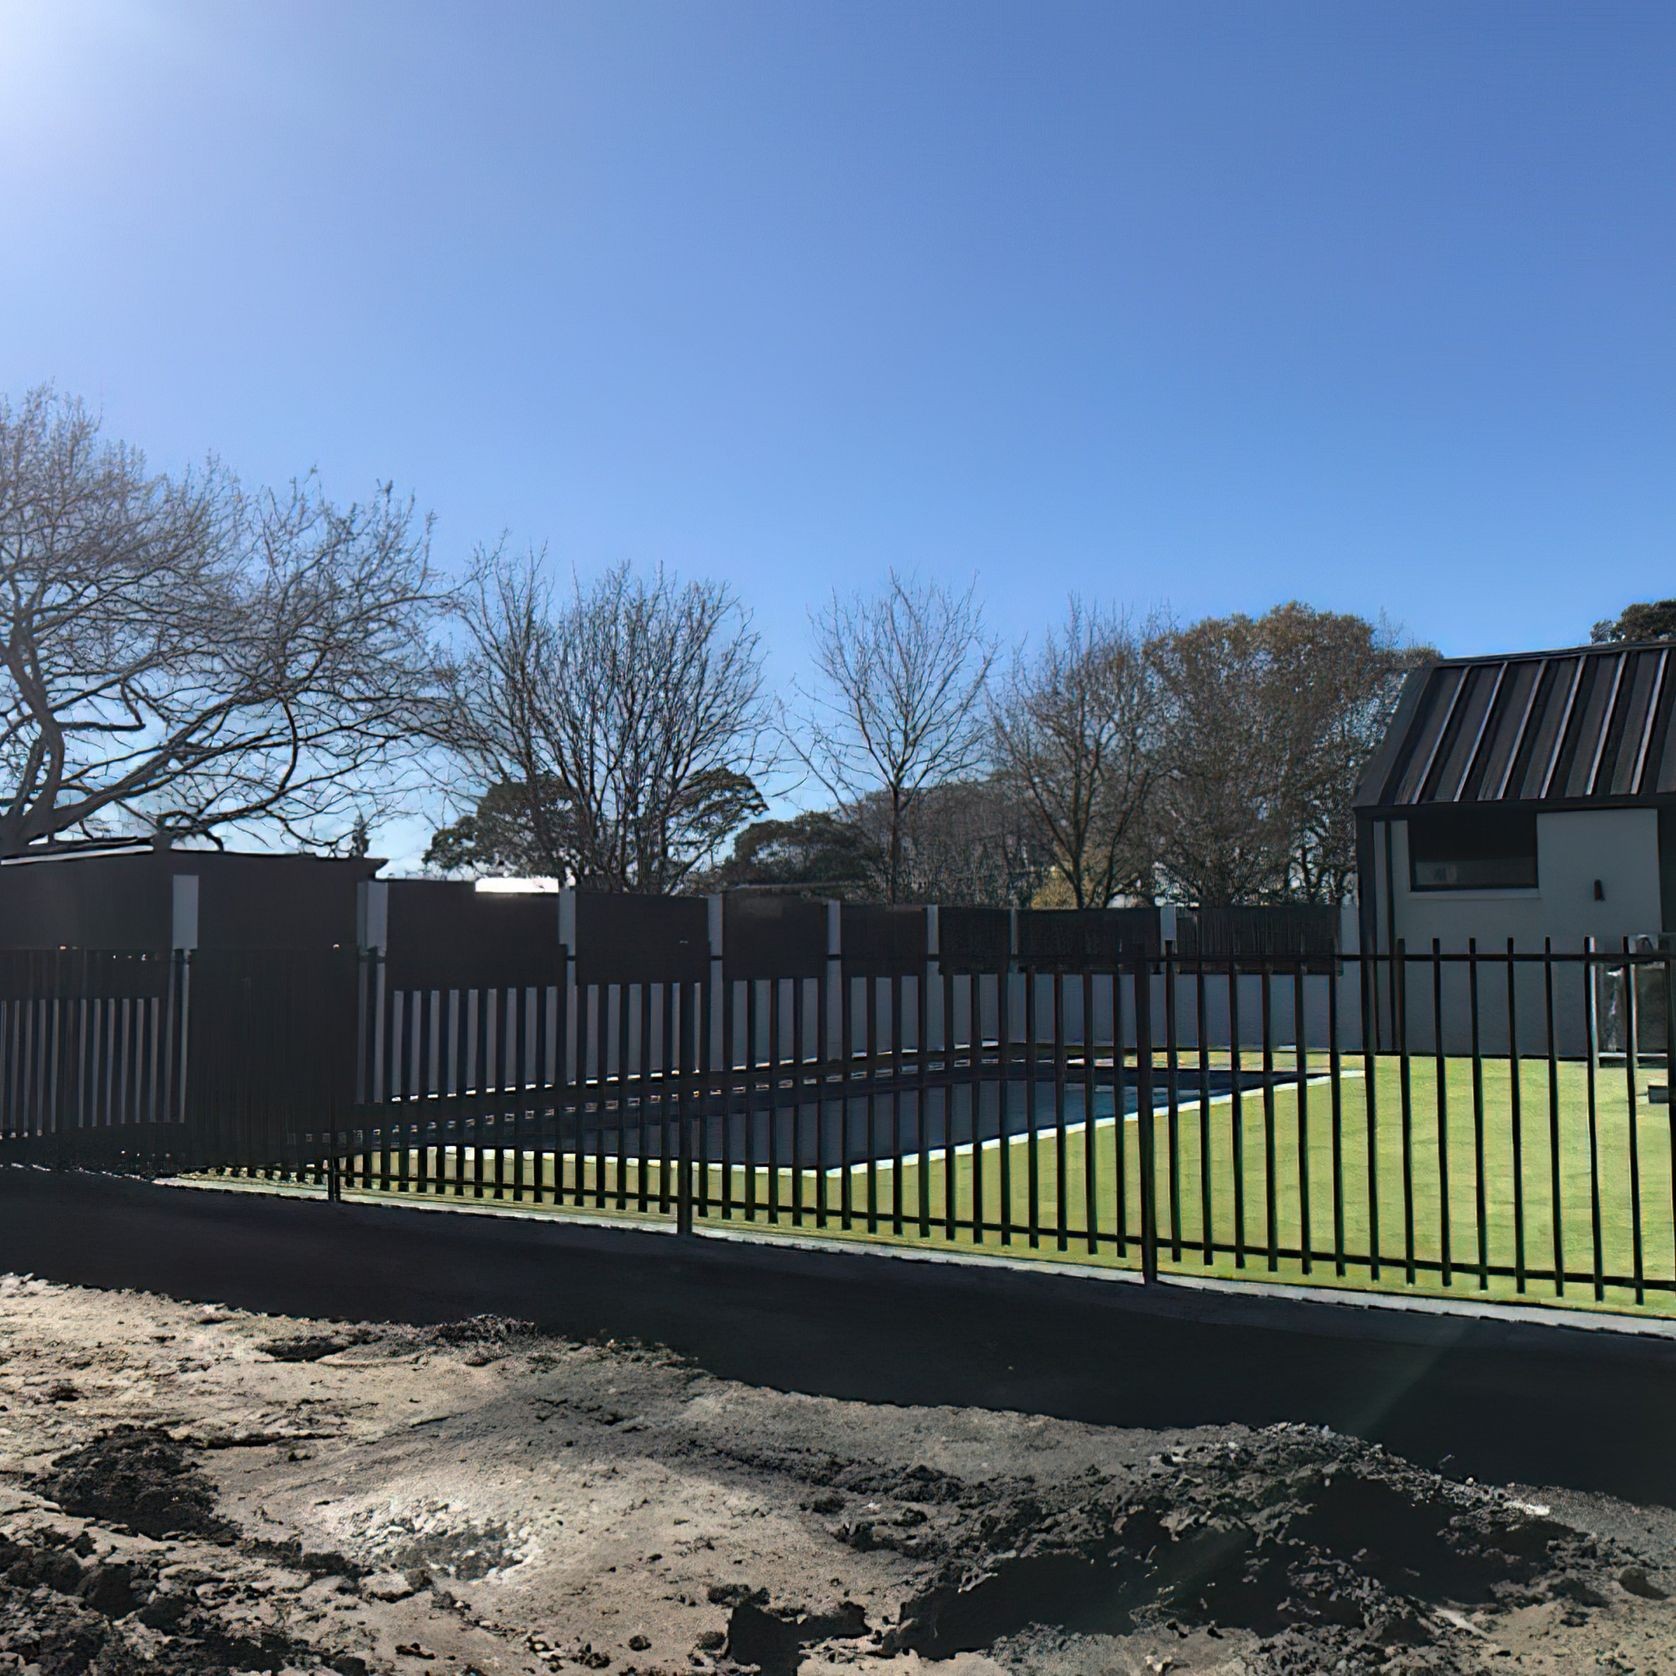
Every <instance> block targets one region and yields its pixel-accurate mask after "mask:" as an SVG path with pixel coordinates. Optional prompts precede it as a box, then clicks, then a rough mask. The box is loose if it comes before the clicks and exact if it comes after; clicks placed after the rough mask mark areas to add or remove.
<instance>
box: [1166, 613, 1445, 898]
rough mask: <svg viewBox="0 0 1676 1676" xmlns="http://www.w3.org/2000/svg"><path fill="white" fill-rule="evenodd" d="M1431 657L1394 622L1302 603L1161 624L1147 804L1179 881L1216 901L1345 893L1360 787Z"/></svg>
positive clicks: (1180, 886)
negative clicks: (1412, 677) (1410, 682)
mask: <svg viewBox="0 0 1676 1676" xmlns="http://www.w3.org/2000/svg"><path fill="white" fill-rule="evenodd" d="M1426 655H1428V654H1427V653H1426V652H1425V651H1424V650H1423V649H1420V648H1413V647H1405V646H1402V645H1400V644H1399V643H1398V640H1397V637H1396V636H1395V634H1394V633H1393V632H1392V631H1391V630H1390V629H1389V628H1388V627H1386V626H1383V625H1378V624H1374V623H1370V622H1367V621H1366V620H1365V619H1363V618H1361V617H1356V616H1350V615H1344V614H1340V613H1337V612H1331V611H1315V610H1312V609H1310V608H1309V607H1308V606H1304V605H1298V604H1291V605H1283V606H1278V607H1276V608H1275V609H1274V610H1272V611H1270V612H1267V613H1266V614H1265V615H1263V616H1262V617H1257V618H1252V617H1246V616H1232V617H1213V618H1206V619H1205V620H1204V621H1202V622H1199V623H1195V624H1193V625H1192V626H1191V627H1189V628H1186V629H1181V630H1177V631H1174V632H1172V633H1169V634H1166V635H1164V636H1162V637H1161V638H1160V640H1159V642H1158V644H1157V648H1156V653H1155V656H1156V658H1157V664H1158V668H1159V671H1160V675H1161V679H1162V682H1163V687H1164V696H1165V705H1166V720H1165V727H1164V732H1163V739H1162V745H1161V748H1160V763H1159V766H1160V770H1161V772H1160V773H1159V775H1158V776H1157V779H1156V782H1155V789H1154V793H1153V796H1152V798H1151V802H1152V804H1153V806H1154V808H1155V810H1156V816H1157V833H1158V845H1159V860H1160V862H1161V864H1162V866H1163V868H1164V870H1165V873H1166V875H1167V876H1168V878H1169V880H1170V881H1171V884H1172V886H1173V888H1174V889H1176V890H1177V891H1179V892H1181V893H1182V894H1184V895H1186V896H1187V897H1189V898H1190V899H1192V900H1195V901H1200V902H1207V903H1224V902H1260V901H1272V900H1278V899H1281V898H1285V897H1302V898H1304V899H1306V900H1309V901H1339V900H1342V899H1343V898H1344V896H1345V895H1347V894H1348V893H1349V891H1350V890H1351V888H1352V887H1353V885H1354V882H1355V868H1356V860H1355V829H1354V822H1353V817H1352V813H1351V801H1352V798H1353V797H1354V795H1355V789H1356V785H1357V783H1358V781H1359V780H1360V778H1361V774H1362V771H1363V769H1364V768H1365V766H1366V764H1367V761H1368V758H1369V756H1370V755H1371V754H1372V752H1373V750H1374V749H1375V747H1376V746H1377V745H1378V743H1379V740H1380V739H1381V737H1382V736H1383V734H1384V731H1385V727H1386V724H1387V723H1388V721H1389V719H1390V714H1391V710H1392V708H1393V707H1394V705H1395V703H1396V698H1397V694H1398V691H1399V689H1400V686H1401V682H1402V676H1403V674H1404V673H1405V671H1406V670H1407V669H1409V668H1410V667H1412V665H1413V664H1414V663H1415V662H1416V661H1417V660H1419V659H1421V658H1423V657H1424V656H1426Z"/></svg>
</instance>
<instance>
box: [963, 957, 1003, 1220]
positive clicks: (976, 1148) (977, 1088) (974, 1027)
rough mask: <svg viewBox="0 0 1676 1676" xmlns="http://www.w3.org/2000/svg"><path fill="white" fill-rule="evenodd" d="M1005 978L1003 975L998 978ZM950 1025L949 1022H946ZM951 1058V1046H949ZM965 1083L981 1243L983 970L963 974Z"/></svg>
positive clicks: (974, 1205) (975, 1214)
mask: <svg viewBox="0 0 1676 1676" xmlns="http://www.w3.org/2000/svg"><path fill="white" fill-rule="evenodd" d="M1001 981H1002V982H1003V983H1004V982H1005V981H1006V980H1005V979H1004V978H1003V979H1002V980H1001ZM950 1028H951V1029H952V1028H953V1027H952V1025H951V1026H950ZM949 1059H950V1061H951V1063H952V1061H953V1059H954V1049H953V1048H952V1047H951V1048H950V1049H949ZM966 1086H967V1087H968V1088H969V1089H970V1090H971V1095H972V1239H973V1241H974V1243H975V1244H978V1245H982V1244H983V1237H984V1215H985V1212H984V1204H985V1200H984V1179H983V1177H984V1169H983V974H982V973H980V972H976V971H974V972H971V973H969V974H968V975H967V978H966Z"/></svg>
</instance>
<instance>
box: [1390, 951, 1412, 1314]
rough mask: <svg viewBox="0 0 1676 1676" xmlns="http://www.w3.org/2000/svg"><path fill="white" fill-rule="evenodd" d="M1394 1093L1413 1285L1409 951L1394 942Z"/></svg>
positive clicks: (1406, 1257)
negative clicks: (1399, 1123)
mask: <svg viewBox="0 0 1676 1676" xmlns="http://www.w3.org/2000/svg"><path fill="white" fill-rule="evenodd" d="M1396 962H1397V976H1396V981H1395V985H1394V991H1395V997H1396V1013H1397V1090H1398V1097H1399V1099H1400V1100H1401V1102H1402V1104H1401V1112H1402V1232H1403V1278H1404V1279H1405V1280H1406V1281H1407V1283H1408V1284H1409V1285H1410V1286H1412V1285H1413V1284H1414V1273H1415V1270H1414V1087H1413V1069H1412V1062H1411V1060H1410V1057H1409V1042H1408V947H1407V944H1406V943H1405V942H1404V940H1403V939H1402V938H1401V937H1399V938H1398V939H1397V949H1396Z"/></svg>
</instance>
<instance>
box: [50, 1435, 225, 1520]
mask: <svg viewBox="0 0 1676 1676" xmlns="http://www.w3.org/2000/svg"><path fill="white" fill-rule="evenodd" d="M37 1482H38V1485H39V1487H40V1490H41V1492H42V1494H44V1495H46V1496H49V1497H51V1499H52V1500H53V1501H55V1502H57V1503H58V1505H59V1506H60V1507H62V1508H63V1509H64V1511H65V1512H66V1513H74V1514H77V1515H79V1516H80V1517H82V1518H86V1519H99V1520H102V1521H104V1522H105V1523H106V1524H111V1525H115V1526H118V1527H119V1528H122V1529H126V1530H131V1531H137V1532H139V1533H140V1534H141V1535H143V1536H156V1537H162V1536H207V1537H227V1536H230V1535H232V1534H233V1527H232V1526H231V1525H229V1524H228V1522H227V1521H226V1520H225V1519H223V1518H222V1517H221V1516H220V1515H219V1514H218V1513H217V1512H216V1510H215V1489H214V1486H212V1485H211V1483H210V1481H209V1480H208V1479H207V1478H206V1477H205V1476H204V1475H203V1473H201V1472H200V1471H199V1470H198V1468H197V1467H196V1466H194V1465H193V1464H192V1462H190V1461H189V1460H187V1458H186V1452H185V1451H184V1450H183V1449H182V1448H181V1446H180V1444H178V1443H176V1442H175V1440H174V1439H173V1438H172V1437H170V1436H169V1434H168V1433H167V1432H166V1431H164V1430H163V1429H162V1428H161V1427H160V1426H118V1427H117V1428H116V1429H115V1430H114V1431H109V1432H104V1433H102V1434H101V1435H100V1436H98V1437H96V1438H95V1439H94V1440H93V1441H92V1442H91V1443H88V1444H85V1445H84V1446H83V1447H82V1448H80V1449H72V1450H71V1451H70V1453H69V1454H67V1455H60V1456H59V1457H58V1458H57V1460H55V1461H54V1462H53V1463H52V1467H51V1469H50V1470H49V1471H47V1472H45V1473H42V1474H41V1476H40V1478H39V1479H38V1481H37Z"/></svg>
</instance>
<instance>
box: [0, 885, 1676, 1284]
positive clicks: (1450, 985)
mask: <svg viewBox="0 0 1676 1676" xmlns="http://www.w3.org/2000/svg"><path fill="white" fill-rule="evenodd" d="M1167 923H1168V922H1166V926H1167ZM1187 928H1188V922H1187V918H1186V916H1182V917H1181V920H1180V921H1179V922H1178V926H1177V929H1180V930H1187ZM758 930H759V931H760V932H761V933H762V935H763V936H766V935H767V931H766V930H764V928H762V927H758ZM804 930H805V931H807V932H808V935H807V936H806V937H805V938H804V941H806V942H808V943H809V944H810V947H811V949H812V950H814V951H815V952H813V953H812V954H810V955H809V957H808V958H807V959H804V960H802V961H800V963H799V966H798V969H797V971H796V972H795V975H791V976H786V975H776V976H763V977H758V976H752V975H750V974H751V972H752V970H753V962H752V960H751V959H749V958H747V955H748V953H749V948H750V945H748V944H747V943H746V942H745V941H744V939H743V938H741V940H740V943H739V945H738V949H737V950H736V954H735V958H734V959H733V960H732V961H731V962H730V963H729V964H727V965H724V964H723V962H722V961H721V960H720V959H719V958H717V959H713V960H711V961H710V962H709V965H708V971H706V970H705V962H704V961H703V959H701V958H699V957H698V956H697V955H695V956H693V957H691V958H685V959H683V961H682V962H680V964H679V966H678V968H677V969H676V970H674V971H671V972H670V973H668V974H666V975H664V976H657V975H655V974H654V975H648V974H647V973H646V971H645V970H644V969H643V968H642V967H639V966H636V965H634V964H632V963H620V964H618V965H616V966H613V965H611V964H610V963H609V962H602V963H597V964H596V965H594V966H591V967H589V966H584V967H582V968H578V966H577V963H576V962H574V961H572V960H570V959H569V957H568V952H567V951H566V950H564V949H563V948H558V949H555V951H554V952H553V955H552V958H551V961H550V962H548V963H545V964H544V963H543V961H542V960H540V959H533V960H526V961H524V962H522V963H520V964H519V965H517V966H516V968H513V967H508V969H507V970H505V971H503V972H500V973H496V972H494V971H492V970H485V969H482V968H476V969H471V970H466V969H463V968H462V969H460V970H459V971H457V972H454V971H450V970H449V969H448V968H447V967H446V966H444V967H433V968H424V967H413V966H403V965H401V964H400V963H392V962H389V961H387V960H386V959H385V958H384V957H382V956H381V955H379V954H376V953H375V954H364V955H357V954H356V953H355V952H354V951H346V950H331V951H327V952H323V953H296V952H251V951H234V952H212V951H200V952H196V953H191V954H175V955H170V954H155V953H144V952H141V953H123V952H87V951H78V950H52V951H41V952H24V953H11V954H5V955H0V1160H9V1161H13V1162H22V1163H31V1164H41V1163H45V1164H80V1165H85V1166H91V1167H98V1168H129V1169H135V1170H145V1171H150V1172H161V1173H169V1174H174V1175H181V1176H191V1177H192V1178H194V1179H197V1180H211V1181H218V1182H223V1183H226V1182H240V1181H251V1180H254V1181H257V1182H262V1183H271V1184H273V1185H274V1186H275V1187H279V1186H287V1185H289V1186H293V1187H306V1188H318V1189H320V1190H322V1192H323V1193H324V1194H325V1195H326V1196H327V1197H339V1196H342V1195H355V1196H372V1197H384V1196H387V1197H389V1198H391V1199H395V1200H409V1201H419V1200H424V1201H429V1202H433V1203H447V1204H455V1205H466V1206H483V1207H495V1206H499V1207H502V1208H523V1209H526V1210H530V1211H535V1210H544V1211H549V1212H561V1213H568V1214H581V1215H590V1216H596V1217H598V1216H604V1217H608V1218H623V1219H629V1220H642V1221H648V1222H654V1223H660V1222H661V1223H666V1224H668V1225H670V1226H673V1227H677V1228H680V1229H682V1230H702V1229H730V1230H733V1231H736V1232H742V1233H760V1234H763V1235H765V1236H772V1235H775V1234H793V1235H801V1236H809V1237H816V1236H826V1237H837V1238H849V1239H854V1240H864V1241H875V1242H879V1243H882V1244H886V1245H893V1246H900V1247H904V1248H912V1249H920V1250H924V1249H935V1250H939V1251H942V1252H946V1253H952V1254H957V1255H985V1254H987V1255H1003V1256H1009V1257H1014V1258H1019V1259H1040V1260H1044V1261H1051V1262H1069V1263H1077V1264H1081V1265H1092V1266H1095V1267H1099V1268H1102V1269H1119V1270H1128V1271H1133V1272H1134V1273H1135V1274H1137V1275H1139V1276H1141V1277H1143V1278H1150V1277H1152V1276H1155V1275H1160V1274H1165V1275H1167V1274H1172V1273H1173V1274H1190V1275H1201V1276H1210V1277H1214V1278H1219V1279H1230V1280H1239V1279H1242V1278H1246V1279H1253V1280H1264V1281H1275V1280H1285V1281H1296V1282H1307V1283H1310V1284H1315V1285H1326V1286H1341V1287H1353V1288H1375V1289H1381V1290H1394V1291H1400V1292H1420V1293H1427V1294H1432V1295H1437V1296H1442V1297H1450V1296H1467V1297H1471V1298H1474V1299H1478V1300H1492V1301H1513V1302H1520V1301H1523V1302H1541V1303H1563V1304H1582V1305H1585V1306H1590V1307H1607V1308H1616V1309H1625V1310H1654V1311H1666V1312H1672V1311H1676V1168H1673V1160H1676V1145H1673V1133H1676V1132H1673V1124H1672V1107H1671V1106H1670V1104H1669V1099H1668V1068H1669V1065H1670V1063H1671V1060H1672V1057H1673V1048H1676V1007H1673V1006H1672V999H1673V993H1676V969H1673V957H1672V955H1670V954H1669V953H1666V952H1664V951H1662V950H1659V949H1654V948H1652V947H1649V946H1646V945H1639V946H1634V947H1631V946H1628V945H1625V946H1621V947H1619V948H1616V949H1611V950H1607V949H1601V948H1597V947H1594V946H1593V945H1584V946H1582V947H1578V948H1572V949H1566V950H1559V949H1555V948H1553V947H1546V948H1543V949H1541V950H1537V951H1532V950H1517V949H1514V948H1511V947H1501V948H1495V949H1480V948H1477V947H1469V948H1467V949H1466V950H1456V951H1450V950H1445V949H1442V948H1441V947H1439V946H1437V945H1435V944H1434V945H1431V946H1429V947H1426V948H1408V947H1404V946H1402V945H1399V946H1398V947H1396V948H1394V949H1391V950H1388V951H1380V952H1362V953H1345V954H1324V953H1323V952H1322V950H1321V948H1320V947H1319V945H1318V942H1317V943H1316V946H1311V947H1307V948H1306V947H1293V948H1291V949H1290V950H1289V948H1288V943H1289V940H1290V939H1291V938H1292V937H1293V935H1294V931H1293V930H1289V929H1288V928H1286V927H1281V928H1279V929H1278V930H1277V931H1276V933H1275V935H1274V937H1273V939H1272V941H1273V944H1274V946H1273V947H1272V949H1270V950H1267V951H1259V952H1255V953H1252V952H1245V953H1238V952H1228V948H1229V943H1230V939H1231V940H1232V942H1233V943H1234V944H1241V942H1242V936H1243V934H1239V933H1237V930H1236V932H1235V933H1230V932H1229V931H1228V930H1227V928H1226V925H1224V926H1223V927H1222V928H1221V929H1218V928H1217V927H1216V925H1215V923H1214V922H1212V921H1205V920H1200V921H1198V922H1196V923H1195V924H1194V926H1193V929H1192V930H1191V931H1189V932H1188V935H1186V936H1185V937H1184V938H1183V939H1182V940H1181V941H1179V942H1178V941H1177V940H1176V939H1175V938H1174V937H1171V938H1168V939H1159V938H1155V937H1153V936H1152V935H1151V934H1150V933H1149V932H1148V931H1147V928H1146V926H1145V925H1144V924H1143V923H1141V922H1139V921H1137V922H1135V923H1133V924H1131V923H1130V922H1128V921H1127V920H1123V919H1121V918H1112V919H1109V920H1106V921H1103V922H1101V923H1100V924H1099V925H1097V926H1093V927H1084V928H1081V929H1079V930H1077V931H1076V932H1075V934H1071V933H1069V932H1066V933H1064V934H1060V933H1057V932H1054V931H1053V930H1052V929H1051V928H1049V929H1048V930H1040V929H1037V928H1032V929H1031V930H1030V933H1029V935H1028V937H1021V938H1019V939H1018V940H1017V941H1016V943H1015V944H1014V946H1013V947H1011V948H1010V949H1009V948H1008V947H1007V946H1006V945H1007V941H1008V939H1007V934H1006V927H1005V926H1004V925H1001V924H999V923H994V924H992V923H991V922H990V921H989V920H987V919H980V918H974V919H973V920H971V922H970V923H966V922H964V921H959V920H956V919H955V918H954V917H952V916H951V918H950V922H949V931H950V933H951V935H949V936H947V937H945V938H944V939H942V941H941V944H940V945H939V944H938V943H936V942H934V941H931V940H918V941H916V939H917V938H918V937H919V932H918V931H917V930H916V928H915V927H914V926H913V925H911V924H910V923H909V922H908V921H907V920H906V919H904V920H903V922H902V923H901V925H897V924H896V923H895V922H894V921H893V922H890V923H888V924H887V925H885V926H884V928H883V930H882V931H881V932H880V933H879V934H878V935H876V936H874V937H872V939H871V940H870V941H865V942H864V941H863V940H861V939H860V938H855V939H852V941H851V950H850V952H849V953H847V954H846V955H844V956H843V957H839V956H837V955H833V956H832V957H830V958H828V959H826V960H825V961H824V962H823V960H822V959H821V958H820V957H819V954H818V948H816V944H817V943H818V940H819V926H818V925H815V924H814V923H813V922H811V926H810V927H805V928H804ZM1096 934H1098V935H1101V936H1105V937H1106V938H1107V947H1108V950H1109V953H1108V955H1107V957H1106V958H1103V959H1102V958H1099V954H1100V950H1099V947H1098V946H1096V945H1095V944H1094V943H1093V942H1092V941H1091V939H1092V938H1093V937H1094V936H1095V935H1096ZM1298 935H1302V936H1306V937H1313V936H1314V935H1315V934H1314V932H1313V931H1311V930H1310V928H1308V927H1305V928H1304V931H1303V932H1302V933H1298ZM1219 940H1220V943H1219ZM1249 941H1250V939H1249V937H1244V939H1243V945H1242V946H1246V947H1249ZM1219 946H1220V947H1221V949H1222V952H1218V949H1219Z"/></svg>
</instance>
